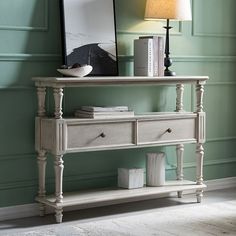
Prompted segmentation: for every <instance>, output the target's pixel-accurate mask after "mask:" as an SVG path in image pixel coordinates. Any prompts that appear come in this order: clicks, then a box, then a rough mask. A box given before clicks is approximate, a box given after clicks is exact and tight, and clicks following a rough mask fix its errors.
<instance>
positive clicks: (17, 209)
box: [0, 177, 236, 221]
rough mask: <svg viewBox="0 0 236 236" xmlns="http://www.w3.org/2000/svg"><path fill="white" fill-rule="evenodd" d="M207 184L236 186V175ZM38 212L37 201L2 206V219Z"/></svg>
mask: <svg viewBox="0 0 236 236" xmlns="http://www.w3.org/2000/svg"><path fill="white" fill-rule="evenodd" d="M205 184H206V185H207V188H206V190H205V191H213V190H218V189H225V188H235V187H236V177H231V178H222V179H214V180H208V181H205ZM75 209H76V207H75V208H74V207H73V209H72V208H71V207H70V208H68V209H65V211H67V210H68V211H71V210H75ZM47 213H52V209H48V210H47ZM38 214H39V210H38V204H37V203H33V204H25V205H18V206H10V207H2V208H0V221H3V220H11V219H18V218H24V217H32V216H38Z"/></svg>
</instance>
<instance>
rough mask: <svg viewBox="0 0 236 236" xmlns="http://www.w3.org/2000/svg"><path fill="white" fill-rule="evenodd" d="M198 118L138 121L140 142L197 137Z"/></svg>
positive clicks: (171, 140) (170, 140) (169, 140)
mask: <svg viewBox="0 0 236 236" xmlns="http://www.w3.org/2000/svg"><path fill="white" fill-rule="evenodd" d="M195 123H196V120H195V118H191V119H179V120H155V121H153V120H152V121H139V122H138V143H139V144H140V143H156V142H157V143H158V142H164V141H166V142H173V141H177V140H178V141H181V140H191V139H195V138H196V125H195Z"/></svg>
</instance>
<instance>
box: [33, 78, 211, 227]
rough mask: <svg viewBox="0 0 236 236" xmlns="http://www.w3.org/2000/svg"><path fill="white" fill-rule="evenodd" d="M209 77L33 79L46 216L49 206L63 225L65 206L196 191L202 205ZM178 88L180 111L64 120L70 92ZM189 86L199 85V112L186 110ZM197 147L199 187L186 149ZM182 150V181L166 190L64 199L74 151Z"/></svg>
mask: <svg viewBox="0 0 236 236" xmlns="http://www.w3.org/2000/svg"><path fill="white" fill-rule="evenodd" d="M207 79H208V77H206V76H202V77H201V76H176V77H85V78H56V77H48V78H45V77H37V78H33V80H34V81H35V86H36V87H37V95H38V115H37V117H36V121H35V122H36V151H37V152H38V158H37V159H38V169H39V192H38V197H36V200H37V201H38V202H39V204H40V215H41V216H43V215H44V214H45V206H50V207H52V208H54V209H55V213H56V214H55V216H56V222H58V223H60V222H62V216H63V215H62V211H63V207H66V206H72V205H77V206H78V207H79V208H86V207H93V206H102V205H108V204H116V203H121V202H129V201H138V200H140V199H145V198H146V199H148V198H155V197H157V196H158V195H160V194H166V193H170V192H175V191H176V192H177V193H178V197H181V196H182V191H184V190H196V196H197V202H201V198H202V194H203V189H204V188H205V187H206V186H205V184H204V183H203V156H204V149H203V143H204V142H205V112H204V111H203V93H204V84H205V82H206V80H207ZM173 84H174V85H176V111H175V112H164V113H163V112H162V113H153V114H151V115H136V116H134V117H130V118H109V119H99V120H96V119H78V118H64V117H63V116H62V115H63V112H62V100H63V89H64V88H65V87H96V86H128V85H131V86H132V85H141V86H144V85H147V86H149V85H151V86H154V85H173ZM184 84H194V85H195V86H196V98H197V99H196V111H195V112H185V111H184V108H183V93H184ZM47 87H50V88H52V89H53V95H54V101H55V112H54V115H55V116H54V117H47V116H46V110H45V95H46V88H47ZM186 143H196V182H192V181H187V180H184V175H183V153H184V144H186ZM161 145H163V146H164V145H165V146H166V145H176V154H177V178H176V181H167V182H166V184H165V186H163V187H144V188H140V189H132V190H128V189H118V188H113V189H110V188H109V189H96V190H88V191H80V192H73V193H65V194H63V188H62V181H63V169H64V165H63V155H64V154H66V153H72V152H85V151H94V150H111V149H124V148H139V147H150V146H161ZM47 152H49V153H51V154H53V156H54V171H55V195H53V196H47V195H46V190H45V171H46V159H47V158H46V153H47Z"/></svg>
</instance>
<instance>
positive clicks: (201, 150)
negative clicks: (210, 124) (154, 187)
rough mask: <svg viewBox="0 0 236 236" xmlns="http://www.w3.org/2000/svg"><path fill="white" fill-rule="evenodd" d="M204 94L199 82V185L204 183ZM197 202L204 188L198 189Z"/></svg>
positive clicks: (197, 155)
mask: <svg viewBox="0 0 236 236" xmlns="http://www.w3.org/2000/svg"><path fill="white" fill-rule="evenodd" d="M203 94H204V86H203V84H200V83H198V84H197V85H196V96H197V113H198V119H199V131H198V132H199V133H198V143H197V146H196V158H197V160H196V162H197V166H196V182H197V184H198V185H201V184H203V157H204V148H203V145H202V143H203V142H204V141H205V128H204V127H205V124H204V123H205V116H204V112H203ZM196 196H197V202H198V203H200V202H201V200H202V197H203V190H202V189H199V190H197V191H196Z"/></svg>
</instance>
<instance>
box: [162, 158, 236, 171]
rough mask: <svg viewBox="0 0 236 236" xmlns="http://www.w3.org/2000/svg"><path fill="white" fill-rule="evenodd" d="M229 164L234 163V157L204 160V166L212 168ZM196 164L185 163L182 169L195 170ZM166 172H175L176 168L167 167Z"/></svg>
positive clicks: (235, 159)
mask: <svg viewBox="0 0 236 236" xmlns="http://www.w3.org/2000/svg"><path fill="white" fill-rule="evenodd" d="M230 163H236V157H231V158H219V159H214V160H206V159H205V160H204V166H213V165H224V164H230ZM195 167H196V162H185V163H184V168H195ZM167 170H168V171H170V170H176V166H173V165H169V166H168V168H167Z"/></svg>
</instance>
